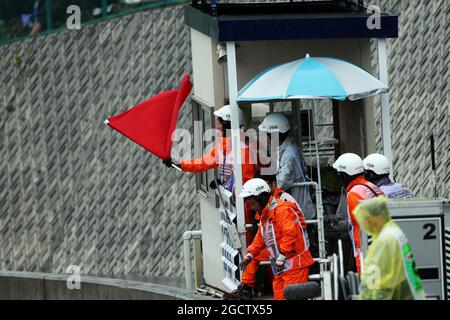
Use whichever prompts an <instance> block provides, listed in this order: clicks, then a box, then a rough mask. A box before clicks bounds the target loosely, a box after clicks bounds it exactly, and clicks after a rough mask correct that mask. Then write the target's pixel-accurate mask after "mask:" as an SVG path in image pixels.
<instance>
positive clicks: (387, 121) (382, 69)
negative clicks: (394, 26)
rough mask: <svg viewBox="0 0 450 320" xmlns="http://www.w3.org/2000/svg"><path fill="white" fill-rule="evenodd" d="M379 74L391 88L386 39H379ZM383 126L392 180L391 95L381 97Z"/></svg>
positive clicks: (384, 149) (381, 79)
mask: <svg viewBox="0 0 450 320" xmlns="http://www.w3.org/2000/svg"><path fill="white" fill-rule="evenodd" d="M377 43H378V73H379V77H380V81H381V82H383V84H385V85H386V86H389V78H388V65H387V50H386V39H384V38H382V39H378V42H377ZM381 124H382V128H383V129H382V130H383V132H382V136H383V153H384V155H385V156H386V157H387V158H388V159H389V160H390V161H391V178H392V177H393V175H394V171H393V164H392V161H393V156H392V142H391V115H390V111H389V94H388V93H384V94H382V95H381Z"/></svg>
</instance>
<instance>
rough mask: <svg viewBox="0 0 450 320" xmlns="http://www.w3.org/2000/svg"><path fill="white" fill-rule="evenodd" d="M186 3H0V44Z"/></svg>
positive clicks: (29, 0) (144, 0)
mask: <svg viewBox="0 0 450 320" xmlns="http://www.w3.org/2000/svg"><path fill="white" fill-rule="evenodd" d="M188 2H190V1H189V0H21V1H12V0H0V45H3V44H9V43H12V42H15V41H20V40H23V39H26V38H28V37H36V36H40V35H45V34H48V33H51V32H55V31H61V30H67V29H77V28H80V27H81V25H85V24H90V23H97V22H101V21H104V20H107V19H112V18H115V17H118V16H123V15H127V14H132V13H135V12H139V11H144V10H150V9H156V8H162V7H166V6H171V5H177V4H185V3H188Z"/></svg>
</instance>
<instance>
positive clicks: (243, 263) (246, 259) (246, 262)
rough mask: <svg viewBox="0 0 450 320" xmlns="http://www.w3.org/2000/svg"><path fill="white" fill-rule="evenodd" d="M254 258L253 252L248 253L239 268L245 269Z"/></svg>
mask: <svg viewBox="0 0 450 320" xmlns="http://www.w3.org/2000/svg"><path fill="white" fill-rule="evenodd" d="M252 259H253V255H252V254H251V253H247V254H246V255H245V257H244V260H242V261H241V263H240V264H239V268H241V270H242V271H244V270H245V268H247V266H248V264H249V263H250V262H251V261H252Z"/></svg>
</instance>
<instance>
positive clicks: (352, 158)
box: [333, 153, 364, 176]
mask: <svg viewBox="0 0 450 320" xmlns="http://www.w3.org/2000/svg"><path fill="white" fill-rule="evenodd" d="M333 168H334V169H336V170H337V172H345V173H346V174H348V175H349V176H354V175H357V174H360V173H363V172H364V166H363V161H362V159H361V158H360V156H358V155H357V154H354V153H344V154H343V155H341V156H340V157H339V158H338V159H337V160H336V161H335V162H334V163H333Z"/></svg>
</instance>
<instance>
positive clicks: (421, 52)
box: [372, 0, 450, 198]
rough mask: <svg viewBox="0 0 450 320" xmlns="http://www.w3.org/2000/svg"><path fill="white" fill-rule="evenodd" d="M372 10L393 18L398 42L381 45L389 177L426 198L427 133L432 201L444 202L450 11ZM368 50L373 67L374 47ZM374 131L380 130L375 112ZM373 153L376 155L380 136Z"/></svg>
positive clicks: (419, 2)
mask: <svg viewBox="0 0 450 320" xmlns="http://www.w3.org/2000/svg"><path fill="white" fill-rule="evenodd" d="M372 4H377V5H379V6H380V7H381V8H382V10H384V11H387V12H392V13H398V14H399V37H398V38H397V39H389V40H388V42H387V44H388V45H387V50H388V54H389V66H388V68H389V80H390V83H389V84H390V87H391V93H390V104H391V127H392V147H393V153H394V167H395V169H394V170H395V177H396V178H397V180H398V181H400V182H402V183H404V184H406V185H407V186H408V187H409V188H410V189H411V190H412V191H413V192H414V193H415V194H416V195H418V196H424V197H426V196H431V195H432V188H431V186H432V184H431V177H432V170H431V156H430V143H429V140H428V139H429V135H430V134H431V133H433V134H434V135H435V146H436V166H437V175H438V177H439V181H438V185H439V188H438V195H439V196H441V197H446V198H450V105H449V85H450V84H449V69H448V68H449V65H450V55H449V51H448V43H449V35H450V33H449V28H448V21H449V20H450V19H449V18H450V6H449V5H448V2H447V1H444V0H436V1H426V0H411V1H394V0H384V1H378V2H374V3H372ZM372 49H373V50H372V52H373V59H374V60H373V61H374V65H376V58H377V56H376V54H377V52H376V46H375V44H374V45H373V46H372ZM376 101H377V105H378V108H377V110H378V111H379V110H380V107H379V99H377V100H376ZM376 128H378V129H380V128H381V123H380V113H379V112H377V119H376ZM377 148H378V151H382V140H381V130H378V131H377Z"/></svg>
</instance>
